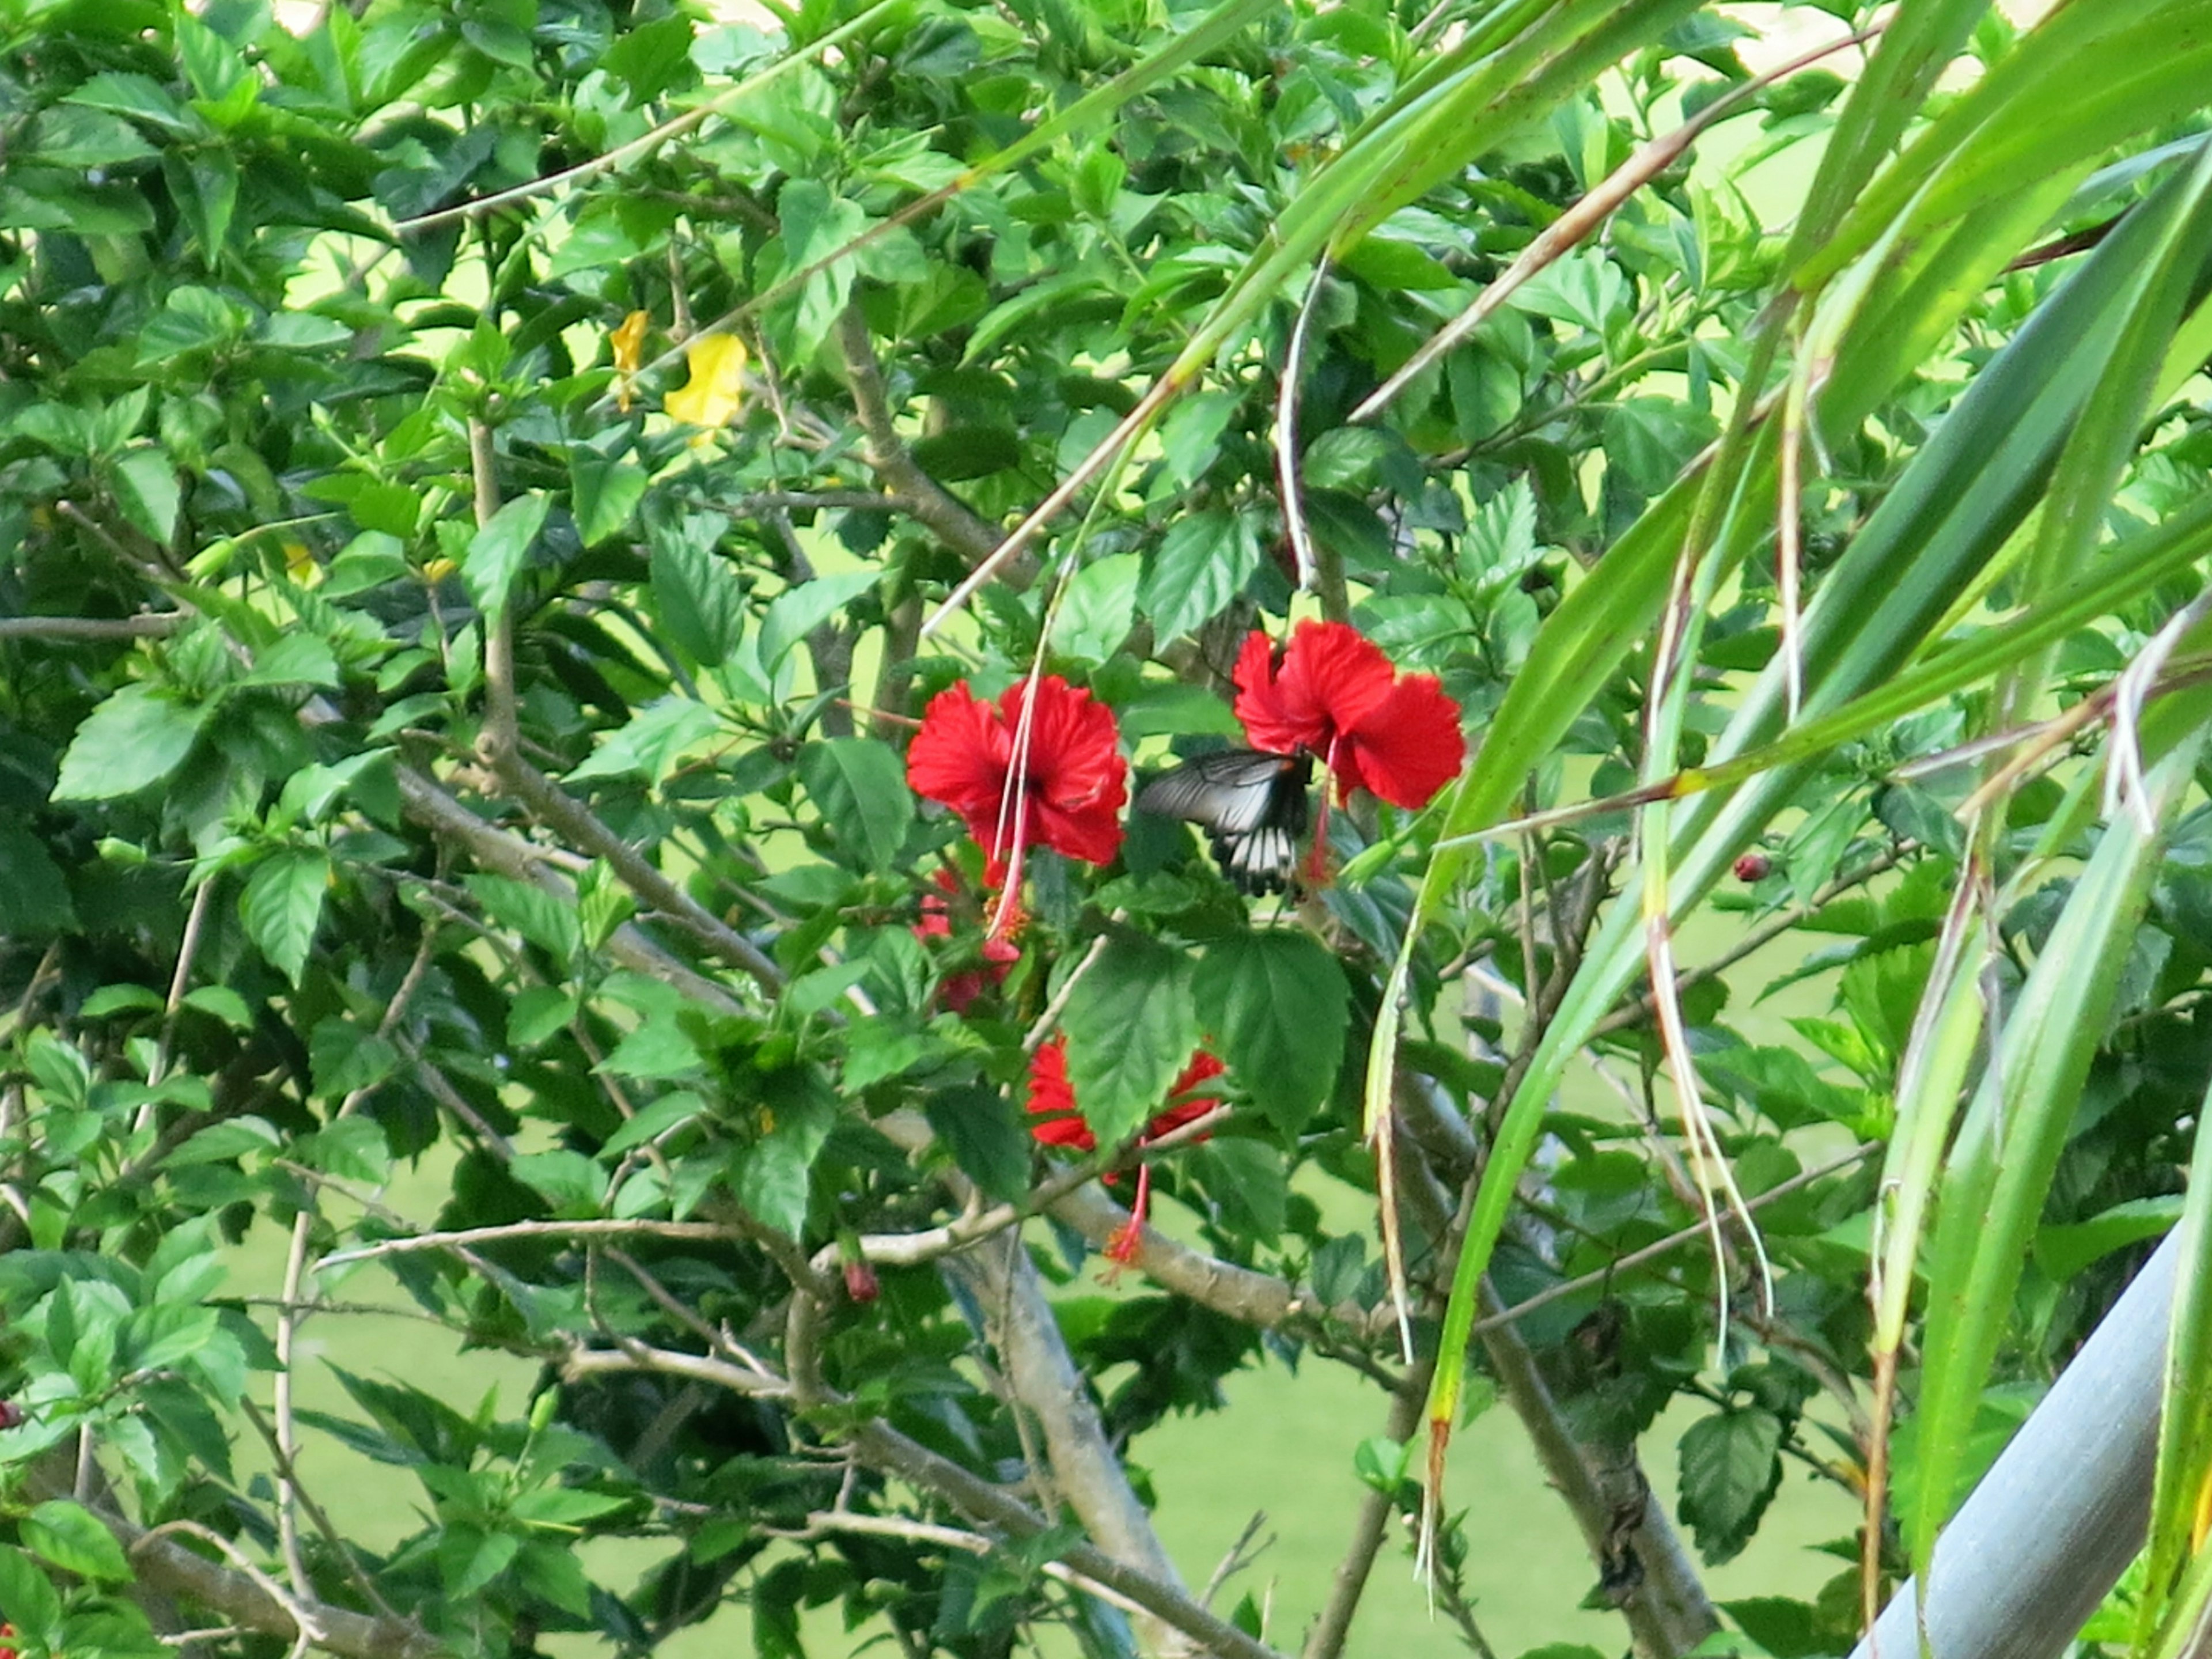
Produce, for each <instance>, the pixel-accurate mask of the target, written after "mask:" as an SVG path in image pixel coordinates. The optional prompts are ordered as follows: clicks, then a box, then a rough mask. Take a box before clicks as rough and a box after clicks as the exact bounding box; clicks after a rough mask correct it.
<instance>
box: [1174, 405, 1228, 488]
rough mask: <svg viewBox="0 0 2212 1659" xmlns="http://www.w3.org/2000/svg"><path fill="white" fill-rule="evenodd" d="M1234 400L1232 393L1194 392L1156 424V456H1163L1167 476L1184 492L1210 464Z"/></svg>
mask: <svg viewBox="0 0 2212 1659" xmlns="http://www.w3.org/2000/svg"><path fill="white" fill-rule="evenodd" d="M1237 401H1238V400H1237V395H1236V394H1235V393H1234V392H1197V393H1194V395H1193V396H1191V397H1188V398H1184V399H1183V400H1182V403H1181V404H1178V405H1176V408H1175V409H1174V410H1172V411H1170V413H1169V415H1168V416H1167V418H1166V419H1165V420H1164V421H1162V422H1160V453H1162V454H1164V456H1166V457H1167V463H1168V475H1169V476H1170V477H1172V478H1173V479H1174V480H1175V481H1176V483H1178V484H1180V485H1182V487H1183V488H1184V489H1188V488H1190V486H1191V485H1192V484H1194V483H1197V482H1198V477H1199V475H1200V473H1202V472H1204V471H1206V468H1207V467H1209V466H1211V465H1212V464H1213V458H1214V456H1215V455H1216V454H1217V453H1219V450H1220V447H1221V435H1222V433H1223V432H1225V430H1227V428H1228V426H1229V417H1230V416H1232V415H1234V414H1235V413H1236V412H1237Z"/></svg>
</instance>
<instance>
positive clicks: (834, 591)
mask: <svg viewBox="0 0 2212 1659" xmlns="http://www.w3.org/2000/svg"><path fill="white" fill-rule="evenodd" d="M881 580H883V572H882V571H880V570H845V571H840V572H839V573H838V574H836V575H834V576H817V577H816V578H815V579H814V580H812V581H811V582H801V583H800V584H799V586H796V587H793V588H789V589H787V590H786V591H785V592H781V593H779V594H777V595H776V596H775V600H774V602H773V603H771V604H770V605H769V608H768V614H767V615H766V616H764V617H762V618H761V635H760V653H761V665H762V666H763V667H764V668H766V669H767V670H768V671H769V673H771V674H773V673H775V671H776V669H777V668H778V667H779V666H780V665H781V664H782V661H783V659H785V658H786V657H787V656H788V655H790V654H791V650H792V647H794V646H796V645H798V644H799V642H800V641H802V640H804V639H805V637H806V636H807V635H809V634H811V633H812V632H813V631H814V630H815V629H817V628H819V627H820V626H821V625H822V624H823V623H826V622H828V621H829V620H830V619H831V618H833V617H836V615H837V614H838V613H839V612H840V611H844V610H846V609H847V608H848V606H850V605H852V603H853V601H854V600H855V599H859V598H860V595H861V594H863V593H866V592H868V591H869V590H870V589H871V588H872V587H874V586H875V585H876V584H877V583H878V582H879V581H881ZM820 689H821V690H825V691H826V690H829V687H827V686H823V687H822V688H820Z"/></svg>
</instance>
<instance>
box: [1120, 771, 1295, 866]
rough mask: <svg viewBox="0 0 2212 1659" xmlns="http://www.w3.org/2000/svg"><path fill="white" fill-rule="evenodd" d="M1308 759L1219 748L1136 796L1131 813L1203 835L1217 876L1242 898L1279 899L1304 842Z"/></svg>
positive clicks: (1144, 789)
mask: <svg viewBox="0 0 2212 1659" xmlns="http://www.w3.org/2000/svg"><path fill="white" fill-rule="evenodd" d="M1312 784H1313V757H1311V756H1310V755H1269V754H1265V753H1262V752H1261V750H1256V749H1223V750H1217V751H1216V752H1215V753H1213V754H1210V755H1200V756H1197V757H1194V759H1191V760H1187V761H1185V762H1184V763H1182V765H1181V766H1178V767H1176V769H1175V770H1174V771H1172V772H1170V773H1169V774H1168V775H1166V776H1164V777H1159V778H1155V779H1153V780H1152V781H1151V782H1150V783H1148V784H1146V786H1145V787H1144V788H1143V789H1142V790H1140V791H1139V792H1138V795H1137V810H1138V811H1140V812H1157V813H1158V814H1159V815H1160V816H1161V817H1170V818H1182V819H1184V820H1186V821H1188V822H1189V823H1194V824H1196V825H1198V826H1199V828H1200V829H1203V830H1205V831H1206V841H1207V842H1209V843H1210V844H1211V845H1212V848H1213V859H1214V862H1215V863H1217V864H1218V865H1219V866H1221V873H1222V874H1224V875H1225V876H1226V877H1228V878H1229V879H1230V881H1231V883H1232V884H1234V885H1235V886H1236V887H1237V889H1238V890H1240V891H1243V892H1247V893H1279V892H1281V891H1283V890H1285V889H1286V888H1288V887H1289V886H1290V884H1291V877H1292V875H1293V873H1294V872H1296V870H1297V862H1298V843H1299V842H1301V841H1302V840H1304V837H1305V833H1306V823H1307V803H1306V792H1307V790H1308V789H1309V788H1310V787H1312Z"/></svg>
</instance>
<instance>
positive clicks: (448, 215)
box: [392, 0, 896, 236]
mask: <svg viewBox="0 0 2212 1659" xmlns="http://www.w3.org/2000/svg"><path fill="white" fill-rule="evenodd" d="M895 4H896V0H879V3H878V4H876V5H873V6H871V7H870V8H869V9H867V10H866V11H864V12H862V13H861V14H860V15H859V16H857V17H854V18H852V19H850V20H849V21H847V22H844V23H842V24H841V25H839V26H838V27H836V28H834V29H831V30H829V31H828V32H827V33H824V34H823V35H822V36H821V37H820V38H819V39H817V40H810V41H809V42H807V43H806V45H805V46H801V47H799V49H798V50H797V51H795V52H791V53H789V54H787V56H785V57H782V58H778V59H777V60H776V61H775V63H773V64H770V65H769V67H768V68H766V69H764V70H762V71H761V72H760V73H759V74H757V75H750V76H746V77H745V78H744V80H742V81H739V82H736V83H735V84H733V85H732V86H729V87H727V88H724V89H723V90H722V91H720V92H719V93H717V94H715V95H714V97H712V98H709V99H708V100H707V101H706V102H705V103H703V104H700V105H698V106H696V107H694V108H691V109H688V110H686V111H684V113H683V114H681V115H678V116H674V117H671V118H670V119H668V120H665V121H663V122H662V123H661V124H660V125H659V126H657V127H654V128H653V129H652V130H651V131H647V132H645V133H641V134H640V135H639V136H638V137H635V138H633V139H631V140H630V141H629V143H624V144H617V145H616V146H615V147H614V148H613V149H611V150H608V151H607V152H606V153H605V154H604V155H594V156H593V157H592V159H591V160H589V161H579V162H578V163H576V165H575V166H574V167H563V168H562V170H561V171H560V172H558V173H547V174H546V175H545V176H544V178H541V179H531V180H530V181H529V182H528V183H527V184H521V185H514V186H513V187H512V188H511V189H507V190H501V191H494V192H493V193H492V194H490V195H489V196H480V197H477V199H476V200H474V201H472V202H462V203H459V204H456V205H455V206H453V207H449V208H440V209H439V210H437V211H435V213H422V214H417V215H416V216H415V217H414V218H412V219H402V220H400V221H398V222H397V223H396V224H394V225H393V226H392V234H393V235H395V236H419V235H421V234H422V233H423V232H424V231H426V230H435V229H437V228H439V227H440V226H441V225H449V224H456V223H459V222H461V221H462V220H465V219H473V218H477V217H480V216H483V215H484V214H487V213H491V212H494V211H495V210H498V209H500V208H503V207H512V206H513V204H515V203H517V202H526V201H529V200H530V199H531V198H532V197H538V196H550V195H552V194H553V193H555V192H556V191H563V190H566V189H568V187H569V186H570V185H575V184H580V183H581V182H582V181H583V180H585V179H591V178H595V177H597V176H598V175H599V174H600V173H606V172H609V171H611V169H613V168H616V167H623V166H626V165H628V164H629V162H630V161H635V160H636V159H637V158H638V157H640V156H643V155H650V154H652V152H653V151H654V150H656V149H659V148H660V146H661V145H663V144H665V143H667V142H668V141H669V140H670V139H671V138H678V137H682V136H683V135H684V134H685V133H687V132H689V131H691V129H692V128H694V127H696V126H698V125H702V123H704V122H705V121H707V120H708V118H710V117H713V116H716V115H719V114H720V113H721V112H723V111H724V110H726V109H727V108H729V107H730V106H731V105H732V104H734V103H736V102H738V100H740V99H743V98H745V97H748V96H750V94H753V93H756V92H757V91H759V90H760V89H761V88H763V87H765V86H767V85H769V83H771V82H774V81H775V80H777V79H779V78H781V76H783V75H785V74H787V73H788V72H789V71H790V70H795V69H797V68H799V66H800V65H801V64H807V63H810V62H811V61H812V60H813V59H815V58H819V57H821V56H822V55H823V54H824V53H825V52H829V51H830V50H832V49H833V48H835V47H836V46H841V45H842V44H843V43H844V42H845V41H846V40H849V39H851V38H852V37H853V36H854V34H857V33H860V32H861V31H862V30H865V29H866V28H868V27H872V25H873V24H874V23H875V22H876V21H877V20H878V18H879V17H881V16H882V15H884V13H886V12H888V11H890V9H892V7H893V6H894V5H895Z"/></svg>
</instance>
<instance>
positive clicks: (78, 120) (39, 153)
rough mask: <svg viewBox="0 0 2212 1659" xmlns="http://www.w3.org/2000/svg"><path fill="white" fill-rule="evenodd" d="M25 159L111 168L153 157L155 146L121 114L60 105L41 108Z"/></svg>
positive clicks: (82, 166) (66, 104) (78, 105)
mask: <svg viewBox="0 0 2212 1659" xmlns="http://www.w3.org/2000/svg"><path fill="white" fill-rule="evenodd" d="M25 137H26V139H27V143H26V144H25V151H26V154H25V155H24V157H23V159H24V160H25V161H42V162H44V163H46V165H47V166H49V167H70V168H92V167H116V166H118V165H120V164H122V163H124V162H126V161H150V160H152V159H153V157H154V155H155V149H154V147H153V146H152V145H151V144H149V143H147V142H146V141H145V140H144V139H143V138H141V137H139V136H138V132H137V129H136V128H135V127H133V126H132V125H131V124H130V123H129V122H128V121H125V120H124V119H123V118H121V117H120V116H116V115H110V114H108V113H107V112H105V111H102V110H97V109H92V108H88V107H87V106H83V105H82V104H76V103H63V104H57V105H55V106H52V108H50V109H45V110H41V111H40V112H39V114H38V115H37V117H36V118H33V121H32V122H31V125H30V131H29V132H28V133H27V134H26V135H25Z"/></svg>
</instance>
